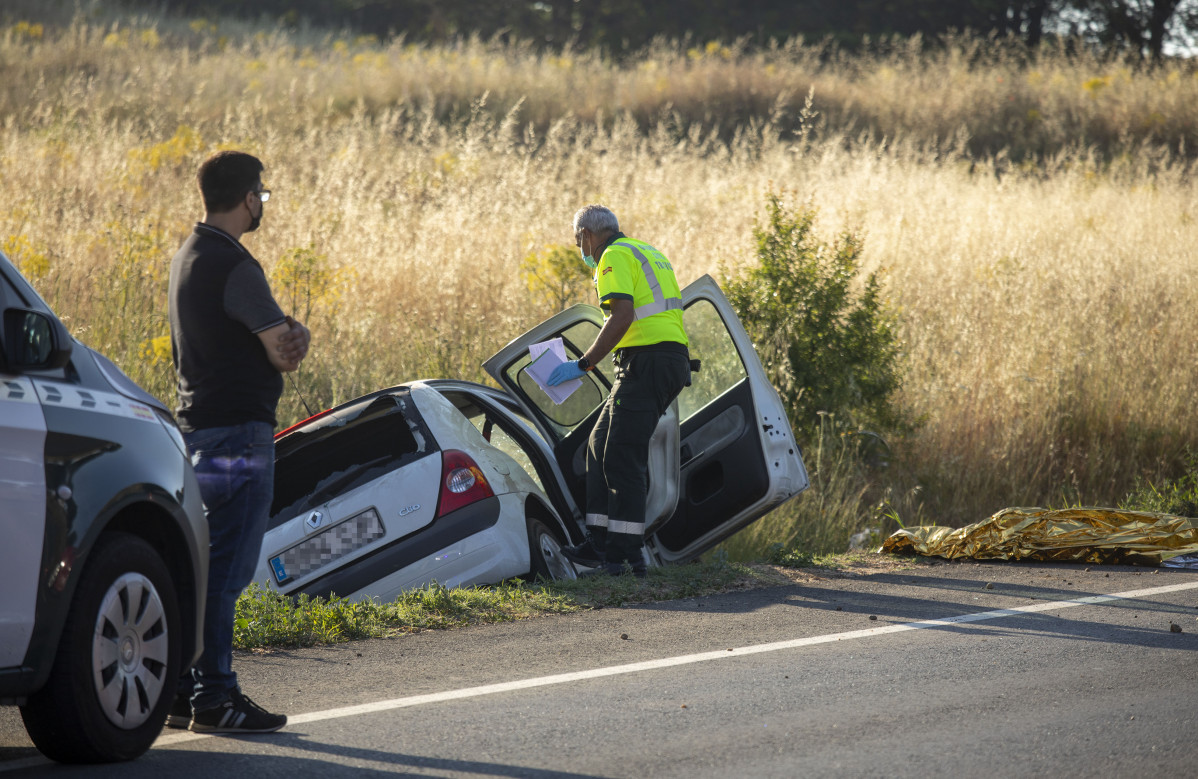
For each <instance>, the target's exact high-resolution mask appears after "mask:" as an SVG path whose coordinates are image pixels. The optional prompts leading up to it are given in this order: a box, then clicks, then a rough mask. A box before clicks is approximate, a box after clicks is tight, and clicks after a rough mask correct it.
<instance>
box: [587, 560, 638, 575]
mask: <svg viewBox="0 0 1198 779" xmlns="http://www.w3.org/2000/svg"><path fill="white" fill-rule="evenodd" d="M648 575H649V569H648V568H646V567H645V564H644V563H642V562H632V561H631V560H624V561H623V562H619V563H603V564H602V565H600V566H598V567H597V568H595V570H593V571H586V572H584V573H580V574H578V578H580V579H585V578H589V577H591V576H635V577H636V578H638V579H644V578H645V577H647V576H648Z"/></svg>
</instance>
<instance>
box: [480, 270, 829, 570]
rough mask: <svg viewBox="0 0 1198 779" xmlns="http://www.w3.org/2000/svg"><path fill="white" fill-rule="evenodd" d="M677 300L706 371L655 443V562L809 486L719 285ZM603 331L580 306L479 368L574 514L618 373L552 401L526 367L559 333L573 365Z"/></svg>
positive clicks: (594, 313)
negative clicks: (514, 406)
mask: <svg viewBox="0 0 1198 779" xmlns="http://www.w3.org/2000/svg"><path fill="white" fill-rule="evenodd" d="M682 299H683V306H684V322H685V326H686V332H687V336H688V338H689V339H690V353H691V357H692V358H693V359H699V360H701V361H702V363H703V366H702V369H701V370H700V371H699V372H698V373H693V374H691V380H692V385H691V386H690V387H687V388H686V389H684V390H683V391H682V394H681V395H680V396H679V397H678V400H677V401H675V403H674V406H673V407H672V408H671V410H670V411H669V412H667V415H666V416H665V417H663V419H662V421H661V423H660V424H659V425H658V429H657V431H656V432H655V434H654V436H653V440H652V441H651V442H650V452H649V500H648V502H647V510H646V519H647V521H648V528H649V529H648V532H647V533H646V537H645V544H646V549H647V551H648V553H649V555H650V556H651V557H653V558H654V559H655V561H656V562H658V563H666V562H683V561H686V560H690V559H693V558H695V557H697V556H698V555H700V554H702V553H703V552H705V551H707V550H708V549H710V548H711V547H713V546H715V545H716V544H718V543H719V542H720V541H722V540H723V539H725V538H727V537H728V536H730V535H732V534H733V533H735V532H736V531H737V530H739V529H740V528H742V527H744V526H745V525H747V524H749V523H750V522H752V521H753V520H755V519H757V518H758V517H760V516H761V515H762V514H765V513H766V512H768V511H770V510H771V509H773V508H774V507H776V506H778V505H779V504H781V503H782V502H784V501H785V500H787V499H788V498H791V497H793V496H794V495H797V494H798V493H800V492H802V491H803V490H804V489H806V488H807V486H808V480H807V472H806V470H805V469H804V467H803V460H802V456H801V454H800V452H799V447H798V445H797V444H796V443H795V440H794V433H793V432H792V431H791V429H790V424H789V422H788V421H787V419H786V413H785V410H784V408H783V407H782V401H781V398H780V397H779V396H778V393H777V391H776V390H775V389H774V387H773V386H772V385H771V384H770V383H769V380H768V379H767V378H766V376H765V371H764V369H763V368H762V367H761V362H760V361H759V360H758V359H757V354H756V352H755V351H754V350H753V345H752V343H751V342H750V341H749V337H748V335H747V334H746V333H745V331H744V328H743V327H742V326H741V324H740V321H739V320H738V319H737V318H736V314H735V312H733V310H732V306H731V305H730V304H729V303H728V300H727V298H725V297H724V294H723V292H721V291H720V288H719V285H718V284H716V282H715V280H714V279H712V278H711V277H710V276H703V277H702V278H700V279H698V280H697V281H695V282H694V283H692V284H690V285H689V286H688V287H687V288H686V289H684V290H683V291H682ZM602 325H603V314H602V312H601V311H600V309H599V308H597V307H596V306H590V305H576V306H573V307H571V308H569V309H567V310H565V311H563V312H561V313H560V314H557V315H556V316H554V317H552V318H550V319H548V320H546V321H545V322H542V323H541V324H539V325H537V326H536V327H534V328H533V329H532V330H529V331H528V332H527V333H525V334H524V335H522V336H520V337H519V338H517V339H515V340H513V341H512V342H511V343H509V344H508V345H507V346H505V347H504V348H503V349H501V350H500V351H499V352H498V353H496V354H495V355H494V356H493V357H491V359H489V360H487V362H486V363H485V364H484V366H483V367H484V368H485V369H486V370H487V372H488V373H489V374H490V375H491V376H492V377H493V378H494V379H495V380H496V381H497V382H499V384H500V386H501V387H503V388H504V389H505V390H506V391H507V392H509V393H510V394H511V395H512V396H513V397H514V398H515V399H516V400H517V402H518V403H519V404H520V405H521V406H522V407H523V408H524V410H525V412H526V413H527V414H528V416H529V418H530V419H532V420H533V421H534V423H535V424H536V425H537V426H538V428H539V430H540V432H541V434H542V435H543V436H545V440H546V441H548V442H549V444H550V446H551V447H552V449H553V452H554V456H555V457H556V459H557V461H558V467H559V469H560V470H561V473H562V474H563V477H564V478H565V480H566V481H567V484H566V485H565V486H566V488H567V489H568V491H569V492H570V493H571V495H572V496H573V497H574V500H575V503H576V504H577V505H578V506H584V505H585V496H586V443H587V437H588V436H589V435H590V431H591V429H592V428H593V427H594V424H595V420H596V419H597V418H598V416H599V412H600V410H601V409H602V406H603V403H604V401H606V400H607V396H608V394H609V392H610V391H611V385H612V383H613V381H614V366H613V364H612V360H611V357H610V356H608V357H607V358H605V359H604V360H603V361H602V362H600V363H599V364H598V365H596V366H595V368H594V369H593V370H591V371H589V372H588V373H587V374H586V375H585V376H584V377H583V378H582V380H581V381H582V387H581V388H580V389H578V390H577V391H575V392H574V394H572V395H571V396H570V397H569V398H568V399H567V400H566V401H565V402H564V403H562V404H561V405H555V404H554V403H553V401H552V400H550V399H549V397H548V396H547V395H546V394H545V393H544V392H543V391H542V390H541V389H540V387H538V386H537V385H536V383H535V382H534V381H533V380H532V377H530V376H529V375H528V373H527V371H526V368H527V367H528V364H529V356H528V347H529V346H530V345H531V344H534V343H537V342H540V341H545V340H549V339H551V338H555V337H558V336H560V337H561V338H562V341H563V343H564V344H565V347H566V355H567V357H568V358H570V359H577V358H578V357H579V356H581V354H582V353H583V351H585V350H586V348H587V347H588V346H590V345H591V342H592V341H594V339H595V336H596V335H597V334H598V332H599V329H600V328H601V327H602ZM675 414H677V419H678V422H677V423H675V421H674V415H675ZM676 425H677V426H676Z"/></svg>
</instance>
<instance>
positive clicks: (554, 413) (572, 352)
mask: <svg viewBox="0 0 1198 779" xmlns="http://www.w3.org/2000/svg"><path fill="white" fill-rule="evenodd" d="M598 334H599V327H598V326H597V325H596V324H595V323H593V322H578V323H576V324H574V325H573V326H571V327H569V328H567V329H566V330H564V331H562V334H561V337H562V343H563V344H564V345H565V347H566V357H567V359H571V360H577V359H578V358H579V357H581V356H582V353H583V352H584V351H586V349H587V347H588V346H590V345H591V343H592V342H593V341H594V340H595V336H596V335H598ZM529 362H530V360H529V358H528V354H527V353H526V354H525V355H524V356H523V357H521V358H520V359H518V360H516V361H515V362H514V363H512V364H511V365H510V366H508V368H507V369H506V371H505V373H506V374H507V375H508V378H509V380H510V381H511V382H512V383H514V384H516V385H517V386H518V387H520V389H521V390H522V391H523V392H524V395H525V396H526V397H527V398H528V400H529V401H530V402H531V403H532V404H533V405H534V406H535V407H536V408H537V410H539V411H540V412H541V413H542V414H543V415H544V416H545V418H546V419H548V420H549V422H550V423H551V424H552V425H553V426H554V428H555V432H556V433H557V434H558V437H559V438H561V437H565V436H566V435H567V434H568V433H569V432H570V431H571V430H573V429H574V428H575V427H577V426H578V425H579V423H581V422H582V421H583V420H584V419H586V418H587V417H588V416H590V414H591V412H593V411H594V410H595V409H596V408H598V407H599V406H600V405H602V403H603V401H605V400H606V399H607V394H608V391H609V390H610V388H611V384H612V375H613V366H612V360H611V355H608V356H607V357H605V358H604V359H603V360H601V361H600V362H599V364H598V365H596V366H595V368H594V370H591V371H589V372H588V373H587V375H585V376H583V377H582V386H581V387H580V388H579V389H577V390H575V392H574V394H572V395H571V396H570V397H568V398H566V401H565V402H564V403H562V404H561V405H557V404H555V403H554V402H553V401H552V400H550V399H549V396H548V395H546V394H545V392H544V391H543V390H542V389H541V388H540V387H538V386H537V383H536V382H535V381H533V379H532V377H531V376H529V375H528V371H527V370H525V369H526V368H527V367H528V364H529Z"/></svg>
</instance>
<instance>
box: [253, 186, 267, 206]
mask: <svg viewBox="0 0 1198 779" xmlns="http://www.w3.org/2000/svg"><path fill="white" fill-rule="evenodd" d="M254 194H255V195H257V196H258V199H259V200H261V201H262V202H263V203H265V202H266V201H267V200H270V190H269V189H260V190H258V191H257V192H255V193H254Z"/></svg>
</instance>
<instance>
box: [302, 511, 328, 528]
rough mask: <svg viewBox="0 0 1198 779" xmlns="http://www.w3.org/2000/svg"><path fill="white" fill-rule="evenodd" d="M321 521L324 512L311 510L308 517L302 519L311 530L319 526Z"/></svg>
mask: <svg viewBox="0 0 1198 779" xmlns="http://www.w3.org/2000/svg"><path fill="white" fill-rule="evenodd" d="M322 522H324V514H322V513H321V512H319V511H313V512H312V513H311V514H309V515H308V518H307V519H305V520H304V524H305V525H307V526H308V527H310V528H312V529H313V530H315V529H316V528H318V527H320V524H321V523H322Z"/></svg>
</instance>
